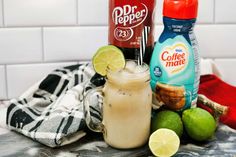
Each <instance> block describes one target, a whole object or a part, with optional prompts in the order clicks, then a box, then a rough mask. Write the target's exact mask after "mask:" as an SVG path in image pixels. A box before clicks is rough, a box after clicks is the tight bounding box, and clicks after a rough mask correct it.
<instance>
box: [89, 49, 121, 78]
mask: <svg viewBox="0 0 236 157" xmlns="http://www.w3.org/2000/svg"><path fill="white" fill-rule="evenodd" d="M92 63H93V67H94V70H95V71H96V72H97V73H98V74H100V75H102V76H105V75H106V74H107V69H108V67H109V69H110V70H112V71H117V70H120V69H122V68H124V67H125V57H124V55H123V53H122V51H121V50H120V49H118V48H117V47H115V46H113V45H108V46H103V47H101V48H99V49H98V51H97V52H96V53H95V55H94V56H93V59H92Z"/></svg>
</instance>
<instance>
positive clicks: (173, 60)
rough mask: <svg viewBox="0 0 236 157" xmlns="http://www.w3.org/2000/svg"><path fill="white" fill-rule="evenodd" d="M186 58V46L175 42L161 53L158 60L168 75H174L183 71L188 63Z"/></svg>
mask: <svg viewBox="0 0 236 157" xmlns="http://www.w3.org/2000/svg"><path fill="white" fill-rule="evenodd" d="M188 57H189V52H188V48H187V47H186V45H185V44H184V43H178V42H176V43H174V45H171V46H167V47H165V48H164V49H163V50H162V51H161V53H160V55H159V60H160V62H161V64H162V66H163V68H164V70H165V71H166V72H167V73H168V75H175V74H178V73H180V72H181V71H184V70H185V68H186V66H187V65H188V62H189V59H188Z"/></svg>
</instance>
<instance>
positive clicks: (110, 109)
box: [84, 61, 152, 149]
mask: <svg viewBox="0 0 236 157" xmlns="http://www.w3.org/2000/svg"><path fill="white" fill-rule="evenodd" d="M96 92H97V93H101V94H102V96H103V105H102V111H101V112H102V115H103V118H102V123H94V122H93V120H92V119H91V116H90V111H89V109H90V106H89V105H90V104H91V96H92V95H93V94H94V93H96ZM84 102H85V103H84V112H85V119H86V123H87V125H88V127H89V128H90V129H91V130H93V131H96V132H102V133H103V136H104V140H105V142H106V143H107V144H109V145H110V146H112V147H115V148H120V149H127V148H136V147H139V146H142V145H144V144H145V143H146V142H147V140H148V138H149V135H150V123H151V104H152V91H151V87H150V74H149V67H148V65H146V64H144V65H142V66H139V65H137V63H136V62H135V61H128V62H127V63H126V68H125V69H123V70H121V71H118V72H112V71H110V70H108V73H107V80H106V83H105V85H104V87H99V88H95V89H92V90H91V91H89V92H88V94H87V95H86V97H85V101H84Z"/></svg>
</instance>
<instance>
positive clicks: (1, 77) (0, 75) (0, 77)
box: [0, 66, 7, 99]
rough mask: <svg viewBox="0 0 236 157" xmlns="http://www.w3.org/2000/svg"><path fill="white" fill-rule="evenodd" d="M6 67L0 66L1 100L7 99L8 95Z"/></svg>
mask: <svg viewBox="0 0 236 157" xmlns="http://www.w3.org/2000/svg"><path fill="white" fill-rule="evenodd" d="M5 73H6V72H5V67H4V66H0V99H4V98H6V97H7V93H6V90H7V88H6V76H5Z"/></svg>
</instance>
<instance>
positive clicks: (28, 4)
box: [3, 0, 77, 26]
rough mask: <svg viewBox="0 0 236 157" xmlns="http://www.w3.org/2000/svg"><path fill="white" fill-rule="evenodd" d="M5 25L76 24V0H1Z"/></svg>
mask: <svg viewBox="0 0 236 157" xmlns="http://www.w3.org/2000/svg"><path fill="white" fill-rule="evenodd" d="M3 2H4V3H3V4H4V20H5V21H4V22H5V23H4V24H5V26H45V25H76V20H77V19H76V17H77V16H76V10H77V7H76V0H40V1H39V0H3Z"/></svg>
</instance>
